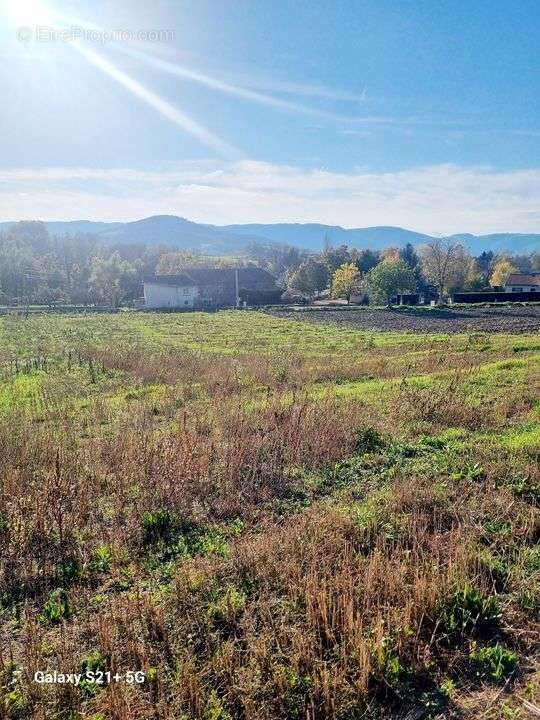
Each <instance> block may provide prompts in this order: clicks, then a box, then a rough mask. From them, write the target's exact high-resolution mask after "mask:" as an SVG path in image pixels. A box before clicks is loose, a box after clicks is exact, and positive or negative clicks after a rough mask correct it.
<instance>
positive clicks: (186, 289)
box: [184, 287, 191, 295]
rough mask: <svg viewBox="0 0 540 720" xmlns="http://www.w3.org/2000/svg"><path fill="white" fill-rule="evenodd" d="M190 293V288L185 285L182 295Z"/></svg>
mask: <svg viewBox="0 0 540 720" xmlns="http://www.w3.org/2000/svg"><path fill="white" fill-rule="evenodd" d="M190 293H191V288H188V287H185V288H184V295H189V294H190Z"/></svg>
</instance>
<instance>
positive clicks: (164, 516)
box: [142, 508, 177, 545]
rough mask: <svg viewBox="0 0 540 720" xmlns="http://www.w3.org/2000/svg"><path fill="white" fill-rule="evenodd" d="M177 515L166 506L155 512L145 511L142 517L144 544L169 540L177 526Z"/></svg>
mask: <svg viewBox="0 0 540 720" xmlns="http://www.w3.org/2000/svg"><path fill="white" fill-rule="evenodd" d="M176 522H177V519H176V516H175V515H174V513H171V512H170V511H169V510H166V509H165V508H159V509H158V510H155V511H154V512H145V513H144V515H143V518H142V526H143V544H144V545H151V544H152V543H155V542H158V541H160V540H167V539H168V538H169V537H170V536H171V534H172V533H173V530H174V528H175V526H176Z"/></svg>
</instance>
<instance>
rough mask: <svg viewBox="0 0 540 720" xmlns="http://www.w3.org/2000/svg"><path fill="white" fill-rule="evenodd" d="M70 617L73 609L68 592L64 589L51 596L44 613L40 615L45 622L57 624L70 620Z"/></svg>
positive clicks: (54, 592) (44, 607)
mask: <svg viewBox="0 0 540 720" xmlns="http://www.w3.org/2000/svg"><path fill="white" fill-rule="evenodd" d="M70 617H71V608H70V605H69V598H68V595H67V593H66V591H65V590H63V589H62V588H59V589H58V590H54V591H53V592H52V593H51V594H50V595H49V599H48V600H47V602H46V603H45V605H44V606H43V612H42V614H41V615H40V619H41V620H42V621H43V622H50V623H53V624H57V623H60V622H62V620H68V619H69V618H70Z"/></svg>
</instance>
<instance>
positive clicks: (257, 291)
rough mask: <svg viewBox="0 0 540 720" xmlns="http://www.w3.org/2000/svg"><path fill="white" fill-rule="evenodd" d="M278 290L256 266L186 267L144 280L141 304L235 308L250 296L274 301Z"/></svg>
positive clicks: (269, 275) (271, 280) (173, 306)
mask: <svg viewBox="0 0 540 720" xmlns="http://www.w3.org/2000/svg"><path fill="white" fill-rule="evenodd" d="M279 294H280V290H279V288H278V287H277V286H276V283H275V280H274V278H273V276H272V275H271V274H270V273H269V272H267V271H266V270H263V269H262V268H258V267H246V268H231V269H229V268H224V269H219V268H189V269H187V270H185V271H184V272H183V273H181V274H179V275H155V276H154V277H151V278H148V279H146V280H145V281H144V307H145V308H148V309H150V310H158V309H167V308H171V309H172V308H176V309H184V310H187V309H190V308H193V309H204V308H219V307H237V306H239V305H240V304H242V303H243V302H244V301H246V302H247V304H248V305H249V304H259V303H257V302H255V301H254V302H252V303H251V302H250V298H254V299H255V298H259V299H262V300H263V302H264V298H268V299H267V300H266V302H268V303H271V302H274V301H275V299H276V298H277V297H279Z"/></svg>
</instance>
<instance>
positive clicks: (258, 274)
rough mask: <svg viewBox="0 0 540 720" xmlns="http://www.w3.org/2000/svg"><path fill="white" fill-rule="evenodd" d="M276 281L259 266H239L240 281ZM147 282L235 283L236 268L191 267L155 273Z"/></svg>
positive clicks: (182, 283)
mask: <svg viewBox="0 0 540 720" xmlns="http://www.w3.org/2000/svg"><path fill="white" fill-rule="evenodd" d="M263 281H264V282H274V278H273V277H272V275H271V274H270V273H269V272H267V271H266V270H263V269H262V268H259V267H247V268H238V282H239V284H240V285H242V284H250V283H256V282H263ZM145 282H146V283H152V284H155V285H181V286H193V285H214V284H217V283H220V284H225V285H229V284H230V285H233V284H234V283H235V269H234V268H189V269H187V270H184V272H183V273H181V274H180V275H154V276H153V277H149V278H145Z"/></svg>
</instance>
